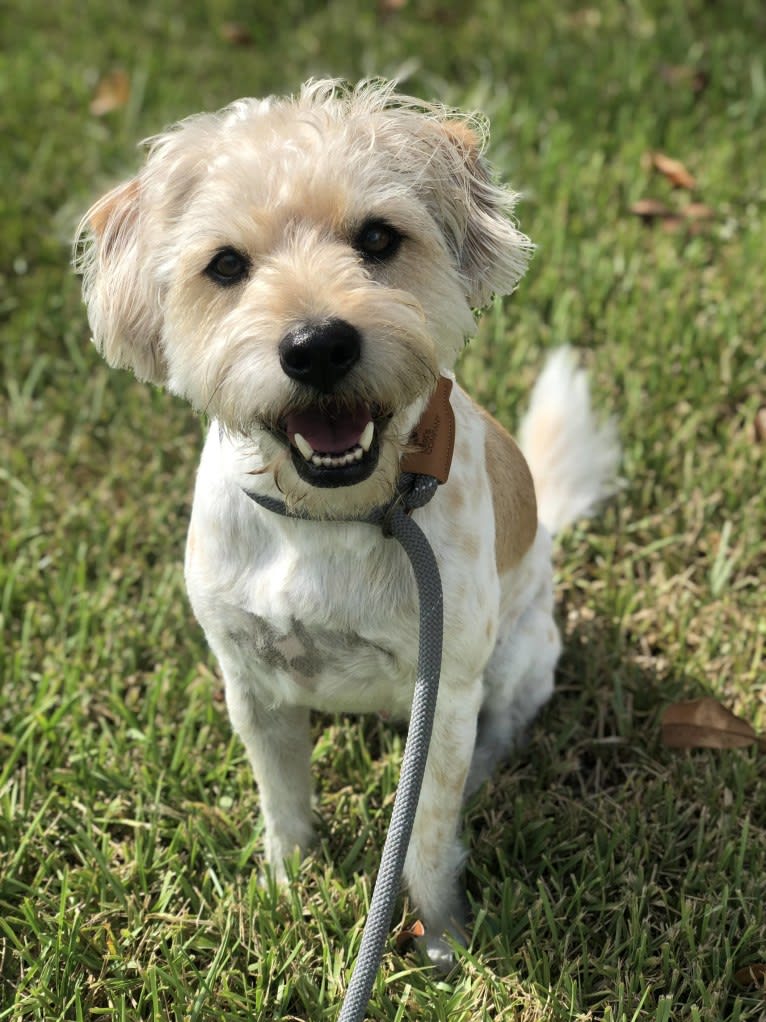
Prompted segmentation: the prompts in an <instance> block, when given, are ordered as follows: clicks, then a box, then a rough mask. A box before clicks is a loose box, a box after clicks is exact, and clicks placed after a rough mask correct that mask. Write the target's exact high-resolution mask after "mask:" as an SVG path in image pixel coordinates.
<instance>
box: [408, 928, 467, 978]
mask: <svg viewBox="0 0 766 1022" xmlns="http://www.w3.org/2000/svg"><path fill="white" fill-rule="evenodd" d="M467 944H468V930H467V929H466V927H465V925H464V924H457V923H455V922H453V923H452V924H451V925H450V926H448V927H447V928H446V929H441V928H434V929H432V930H430V931H429V930H426V932H425V933H424V934H423V936H422V937H418V939H417V946H418V951H419V952H420V954H421V955H423V957H424V958H426V959H427V961H428V964H429V965H432V966H433V967H434V969H436V970H437V972H439V973H440V974H441V975H442V976H446V975H447V973H448V972H451V971H452V969H453V968H454V967H455V960H456V954H455V951H456V948H461V947H466V945H467Z"/></svg>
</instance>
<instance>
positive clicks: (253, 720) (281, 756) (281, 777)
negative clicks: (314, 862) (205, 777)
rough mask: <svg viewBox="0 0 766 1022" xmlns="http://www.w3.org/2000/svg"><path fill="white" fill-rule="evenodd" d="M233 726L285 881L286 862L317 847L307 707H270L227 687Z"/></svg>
mask: <svg viewBox="0 0 766 1022" xmlns="http://www.w3.org/2000/svg"><path fill="white" fill-rule="evenodd" d="M226 703H227V705H228V709H229V715H230V717H231V722H232V725H233V727H234V729H235V731H237V733H238V734H239V735H240V737H241V738H242V741H243V742H244V744H245V749H246V751H247V755H248V758H249V759H250V762H251V764H252V767H253V772H254V774H255V780H256V782H257V784H258V792H259V794H260V800H261V812H262V813H263V820H264V826H265V835H264V848H265V855H266V862H267V863H268V864H269V865H270V866H271V868H272V869H273V870H274V874H275V876H276V878H277V880H278V881H279V882H280V883H283V882H284V881H285V880H286V878H287V877H286V872H285V859H288V858H290V856H292V855H293V853H294V852H295V850H296V848H297V849H298V850H299V851H300V853H301V855H303V854H304V853H305V851H306V849H307V848H308V846H309V845H310V844H311V841H312V838H313V836H314V828H313V825H312V819H311V769H310V768H311V736H310V733H309V711H308V710H307V709H305V708H304V707H302V706H280V707H277V708H276V709H269V708H267V707H265V706H263V705H262V704H261V703H259V702H258V701H257V700H256V699H255V698H254V697H253V696H252V695H251V693H249V692H248V691H247V690H245V689H243V688H241V687H240V686H238V685H234V686H227V690H226Z"/></svg>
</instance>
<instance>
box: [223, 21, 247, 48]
mask: <svg viewBox="0 0 766 1022" xmlns="http://www.w3.org/2000/svg"><path fill="white" fill-rule="evenodd" d="M219 31H220V33H221V39H223V41H224V42H225V43H231V45H232V46H251V45H252V44H253V42H254V41H255V40H254V39H253V33H252V32H251V31H250V29H249V28H248V27H247V25H243V24H242V22H240V21H225V22H224V23H223V24H222V25H221V28H220V30H219Z"/></svg>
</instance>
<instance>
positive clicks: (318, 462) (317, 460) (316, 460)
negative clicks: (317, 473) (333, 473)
mask: <svg viewBox="0 0 766 1022" xmlns="http://www.w3.org/2000/svg"><path fill="white" fill-rule="evenodd" d="M311 464H312V465H317V466H320V465H321V464H322V459H321V458H320V457H319V455H318V454H315V455H314V456H313V458H312V459H311Z"/></svg>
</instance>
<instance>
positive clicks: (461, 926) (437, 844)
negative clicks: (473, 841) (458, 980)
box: [404, 675, 482, 969]
mask: <svg viewBox="0 0 766 1022" xmlns="http://www.w3.org/2000/svg"><path fill="white" fill-rule="evenodd" d="M481 694H482V685H481V679H480V678H479V679H477V680H476V681H474V682H473V683H472V684H471V685H470V686H466V685H465V683H464V682H463V683H461V684H456V683H454V682H452V683H451V679H450V678H449V676H448V675H446V676H443V677H442V681H441V685H440V689H439V698H438V700H437V704H436V716H435V718H434V729H433V734H432V736H431V745H430V748H429V752H428V760H427V762H426V770H425V776H424V778H423V787H422V790H421V794H420V801H419V803H418V810H417V813H416V816H415V825H414V827H413V831H412V837H411V839H410V847H409V850H408V852H407V860H406V863H405V867H404V875H405V879H406V881H407V885H408V887H409V889H410V893H411V895H412V898H413V900H414V902H415V906H416V908H417V909H418V910H419V912H420V913H421V915H422V917H423V923H424V925H425V930H426V933H425V936H424V938H423V944H424V948H425V950H426V953H427V954H428V957H429V958H430V960H431V961H432V962H433V964H434V965H437V966H439V967H440V968H442V969H447V968H449V967H450V966H451V964H452V961H453V957H452V952H451V950H450V947H449V945H448V943H447V942H446V940H445V939H444V936H445V934H448V935H449V936H451V937H452V938H454V939H456V940H458V941H459V942H461V943H462V942H463V941H464V940H465V936H466V933H465V925H466V907H465V897H464V895H463V893H462V890H461V889H460V886H459V874H460V870H461V868H462V865H463V860H464V858H465V852H464V850H463V846H462V843H461V841H460V839H459V837H458V828H459V822H460V810H461V805H462V799H463V788H464V786H465V781H466V777H467V775H468V769H469V767H470V765H471V757H472V755H473V748H474V743H475V740H476V721H477V716H478V713H479V707H480V704H481Z"/></svg>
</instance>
